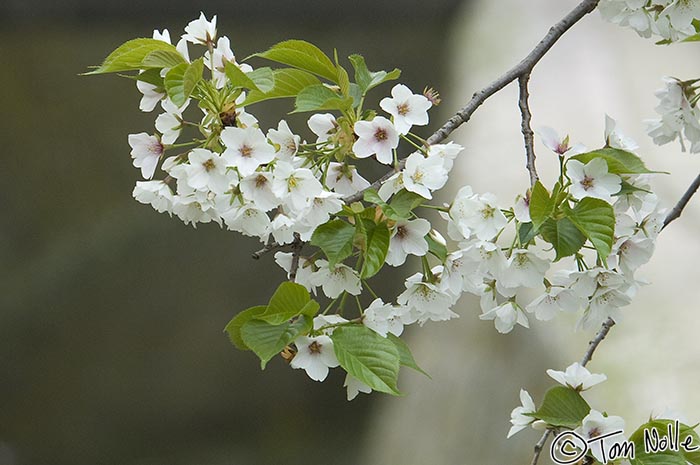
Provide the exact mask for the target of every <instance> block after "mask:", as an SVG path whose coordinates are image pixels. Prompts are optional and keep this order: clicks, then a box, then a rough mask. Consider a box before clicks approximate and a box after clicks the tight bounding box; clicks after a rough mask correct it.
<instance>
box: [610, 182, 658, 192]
mask: <svg viewBox="0 0 700 465" xmlns="http://www.w3.org/2000/svg"><path fill="white" fill-rule="evenodd" d="M634 192H646V193H647V194H651V191H649V190H646V189H642V188H641V187H637V186H635V185H634V184H631V183H629V182H627V181H625V180H624V179H623V180H622V182H621V183H620V191H619V192H617V193H616V194H613V196H618V195H628V194H632V193H634Z"/></svg>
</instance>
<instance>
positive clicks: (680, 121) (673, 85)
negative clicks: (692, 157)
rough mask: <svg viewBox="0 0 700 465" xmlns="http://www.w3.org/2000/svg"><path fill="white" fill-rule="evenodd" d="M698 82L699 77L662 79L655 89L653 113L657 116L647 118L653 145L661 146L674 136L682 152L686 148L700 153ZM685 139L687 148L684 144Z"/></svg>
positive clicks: (672, 139)
mask: <svg viewBox="0 0 700 465" xmlns="http://www.w3.org/2000/svg"><path fill="white" fill-rule="evenodd" d="M698 81H700V79H694V80H691V81H680V80H678V79H676V78H672V77H666V78H664V84H665V85H664V87H663V88H661V89H659V90H658V91H656V96H657V97H658V99H659V104H658V106H657V107H656V112H657V113H658V114H659V115H661V117H660V118H658V119H654V120H649V121H647V123H648V126H649V135H650V136H651V137H652V138H653V139H654V142H655V143H656V144H658V145H663V144H667V143H669V142H673V141H674V140H676V139H678V141H679V142H680V144H681V149H682V150H683V151H684V152H685V151H686V149H687V150H689V151H690V152H691V153H698V152H700V108H698V99H700V93H698V89H699V87H698V86H697V83H698ZM686 140H687V141H688V143H689V147H686V144H685V142H684V141H686Z"/></svg>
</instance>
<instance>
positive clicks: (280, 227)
mask: <svg viewBox="0 0 700 465" xmlns="http://www.w3.org/2000/svg"><path fill="white" fill-rule="evenodd" d="M265 216H267V215H265ZM295 227H296V221H294V220H293V219H292V218H290V217H289V216H287V215H285V214H284V213H278V214H277V216H275V218H274V219H273V220H272V223H271V224H270V232H271V233H272V237H274V238H275V241H277V243H279V244H291V243H292V242H293V241H294V232H295Z"/></svg>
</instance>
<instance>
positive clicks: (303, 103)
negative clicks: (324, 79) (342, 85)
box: [292, 84, 352, 113]
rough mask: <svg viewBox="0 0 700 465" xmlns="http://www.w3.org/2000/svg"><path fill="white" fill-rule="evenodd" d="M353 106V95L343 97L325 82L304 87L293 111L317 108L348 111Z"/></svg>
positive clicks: (315, 109)
mask: <svg viewBox="0 0 700 465" xmlns="http://www.w3.org/2000/svg"><path fill="white" fill-rule="evenodd" d="M351 107H352V97H343V96H341V95H339V94H337V93H336V92H334V91H333V90H331V89H329V88H328V87H326V86H324V85H323V84H314V85H311V86H308V87H306V88H304V89H302V90H301V91H300V92H299V94H297V98H296V100H295V101H294V111H293V112H292V113H302V112H306V111H317V110H342V111H347V110H350V108H351Z"/></svg>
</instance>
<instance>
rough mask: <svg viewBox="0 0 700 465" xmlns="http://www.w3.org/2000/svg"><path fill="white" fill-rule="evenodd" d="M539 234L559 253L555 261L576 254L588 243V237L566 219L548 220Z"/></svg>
mask: <svg viewBox="0 0 700 465" xmlns="http://www.w3.org/2000/svg"><path fill="white" fill-rule="evenodd" d="M539 233H540V235H542V238H543V239H544V240H545V241H547V242H549V243H550V244H552V245H553V246H554V250H555V251H556V253H557V256H556V258H555V261H556V260H559V259H561V258H564V257H568V256H570V255H573V254H575V253H576V252H578V251H579V250H580V249H581V247H583V244H585V243H586V236H584V235H583V234H582V233H581V231H579V229H578V228H577V227H576V225H575V224H574V223H572V222H571V220H570V219H568V218H566V217H564V218H562V219H560V220H554V219H551V218H550V219H548V220H547V221H545V222H544V223H543V224H542V226H541V227H540V231H539Z"/></svg>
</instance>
